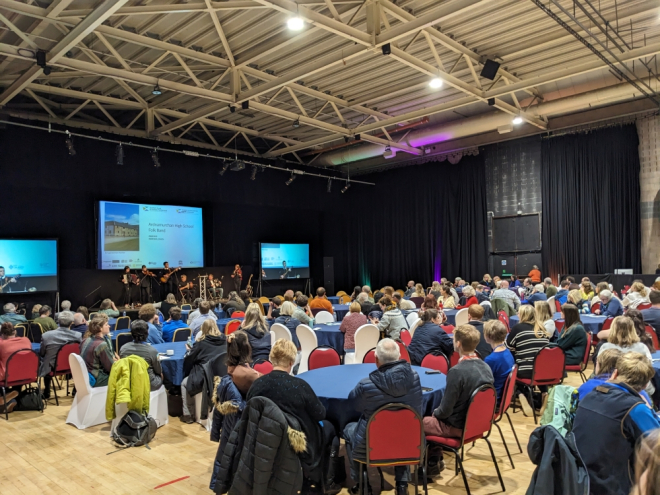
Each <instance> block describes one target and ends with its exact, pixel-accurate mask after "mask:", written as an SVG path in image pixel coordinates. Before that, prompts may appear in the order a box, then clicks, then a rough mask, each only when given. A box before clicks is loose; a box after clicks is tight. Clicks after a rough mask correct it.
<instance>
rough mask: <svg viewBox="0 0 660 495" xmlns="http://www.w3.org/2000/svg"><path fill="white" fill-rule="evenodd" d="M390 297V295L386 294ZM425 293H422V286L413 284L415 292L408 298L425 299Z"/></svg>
mask: <svg viewBox="0 0 660 495" xmlns="http://www.w3.org/2000/svg"><path fill="white" fill-rule="evenodd" d="M388 295H390V294H388ZM425 296H426V292H424V286H423V285H422V284H415V292H413V294H412V296H410V297H422V298H423V297H425Z"/></svg>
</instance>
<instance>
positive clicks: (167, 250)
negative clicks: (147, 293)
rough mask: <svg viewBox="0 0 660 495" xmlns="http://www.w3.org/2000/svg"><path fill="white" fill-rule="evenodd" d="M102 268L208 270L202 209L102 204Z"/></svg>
mask: <svg viewBox="0 0 660 495" xmlns="http://www.w3.org/2000/svg"><path fill="white" fill-rule="evenodd" d="M98 219H99V235H98V238H99V241H98V253H99V254H98V260H99V261H98V267H99V268H100V269H102V270H117V269H122V268H124V267H125V266H130V267H131V268H132V269H139V268H141V267H142V265H146V266H147V268H152V269H153V268H162V266H163V263H164V262H165V261H168V262H169V264H170V267H171V268H176V267H181V268H199V267H202V266H204V232H203V229H202V209H201V208H190V207H185V206H161V205H145V204H136V203H113V202H109V201H99V216H98Z"/></svg>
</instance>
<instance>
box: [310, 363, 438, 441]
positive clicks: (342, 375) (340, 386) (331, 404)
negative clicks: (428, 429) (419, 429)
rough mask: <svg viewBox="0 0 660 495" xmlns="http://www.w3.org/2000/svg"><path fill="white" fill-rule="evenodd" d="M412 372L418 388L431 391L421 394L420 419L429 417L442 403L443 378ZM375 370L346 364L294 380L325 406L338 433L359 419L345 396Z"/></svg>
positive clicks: (422, 369)
mask: <svg viewBox="0 0 660 495" xmlns="http://www.w3.org/2000/svg"><path fill="white" fill-rule="evenodd" d="M412 368H413V369H414V370H415V371H416V372H417V373H418V374H419V379H420V381H421V383H422V387H429V388H432V389H433V390H431V391H430V392H423V393H422V416H430V415H431V413H432V412H433V410H434V409H435V408H436V407H438V406H439V405H440V401H442V396H443V395H444V393H445V388H446V386H447V377H446V376H445V375H443V374H441V373H440V374H434V375H427V374H425V373H424V371H426V369H427V368H422V367H420V366H413V367H412ZM375 369H376V365H375V364H348V365H341V366H330V367H327V368H321V369H317V370H312V371H307V372H305V373H301V374H300V375H298V377H299V378H302V379H303V380H305V381H306V382H307V383H309V385H310V386H311V387H312V389H313V390H314V392H315V393H316V395H317V396H318V398H319V399H320V400H321V403H322V404H323V405H324V406H325V411H326V418H328V419H329V420H330V421H331V422H332V423H333V424H334V425H335V427H336V428H339V430H338V432H340V433H341V432H342V431H343V429H344V426H346V425H347V424H348V423H350V422H352V421H357V420H358V419H360V411H356V410H355V406H354V405H353V404H352V403H351V402H349V400H348V394H349V393H350V392H351V390H353V389H354V388H355V386H356V385H357V384H358V382H359V381H360V380H362V379H363V378H366V377H367V376H369V373H371V372H372V371H374V370H375Z"/></svg>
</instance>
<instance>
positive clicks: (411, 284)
mask: <svg viewBox="0 0 660 495" xmlns="http://www.w3.org/2000/svg"><path fill="white" fill-rule="evenodd" d="M414 292H415V281H414V280H409V281H408V285H407V286H406V292H405V293H404V294H403V297H412V295H413V293H414Z"/></svg>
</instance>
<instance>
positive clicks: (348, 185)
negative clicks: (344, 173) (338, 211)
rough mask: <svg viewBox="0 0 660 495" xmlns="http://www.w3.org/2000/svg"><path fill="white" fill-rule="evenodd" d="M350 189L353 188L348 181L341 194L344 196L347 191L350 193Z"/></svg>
mask: <svg viewBox="0 0 660 495" xmlns="http://www.w3.org/2000/svg"><path fill="white" fill-rule="evenodd" d="M349 187H351V183H350V182H349V181H346V185H345V186H344V187H343V188H342V190H341V193H342V194H344V193H345V192H346V191H348V188H349Z"/></svg>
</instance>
